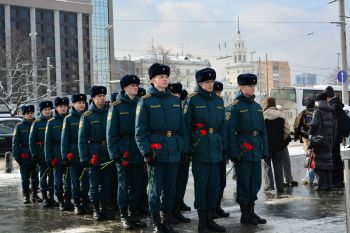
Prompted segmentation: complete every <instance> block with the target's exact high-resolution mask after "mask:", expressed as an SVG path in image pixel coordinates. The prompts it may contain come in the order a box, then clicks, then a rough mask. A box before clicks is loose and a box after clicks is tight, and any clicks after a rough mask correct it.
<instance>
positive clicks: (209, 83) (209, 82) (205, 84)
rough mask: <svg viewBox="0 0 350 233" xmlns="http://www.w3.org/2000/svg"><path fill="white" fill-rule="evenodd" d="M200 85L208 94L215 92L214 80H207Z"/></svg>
mask: <svg viewBox="0 0 350 233" xmlns="http://www.w3.org/2000/svg"><path fill="white" fill-rule="evenodd" d="M198 84H199V86H200V87H201V88H202V89H203V90H205V91H207V92H212V91H213V90H214V80H207V81H204V82H200V83H198Z"/></svg>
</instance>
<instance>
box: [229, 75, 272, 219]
mask: <svg viewBox="0 0 350 233" xmlns="http://www.w3.org/2000/svg"><path fill="white" fill-rule="evenodd" d="M256 82H257V77H256V75H254V74H249V73H247V74H240V75H239V76H238V77H237V83H238V85H239V89H240V91H239V93H238V94H237V96H236V99H235V101H234V102H233V103H232V104H231V105H229V106H228V107H227V111H226V120H227V122H228V124H227V129H228V147H227V148H228V155H229V157H230V159H231V161H232V162H234V163H235V168H236V173H237V198H236V201H237V203H238V204H239V205H240V208H241V212H242V215H241V223H242V224H251V225H257V224H265V223H266V220H265V219H262V218H260V217H259V216H258V215H256V214H255V211H254V205H255V201H256V200H257V199H258V197H257V194H258V192H259V190H260V187H261V159H265V158H267V156H268V143H267V134H266V128H265V122H264V117H263V112H262V108H261V106H260V105H259V104H258V103H256V102H255V101H254V98H255V95H254V92H255V86H256Z"/></svg>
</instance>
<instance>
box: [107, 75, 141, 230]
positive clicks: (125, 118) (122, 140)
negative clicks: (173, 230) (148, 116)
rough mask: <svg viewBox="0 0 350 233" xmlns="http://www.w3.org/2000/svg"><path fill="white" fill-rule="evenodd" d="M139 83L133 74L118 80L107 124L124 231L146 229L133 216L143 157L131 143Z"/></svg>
mask: <svg viewBox="0 0 350 233" xmlns="http://www.w3.org/2000/svg"><path fill="white" fill-rule="evenodd" d="M139 84H140V79H139V77H137V76H136V75H133V74H130V75H125V76H124V77H123V78H122V79H121V80H120V87H121V89H122V91H121V93H120V94H119V95H118V96H117V99H116V101H114V102H113V105H112V107H111V109H110V110H109V114H108V121H107V147H108V152H109V156H110V158H111V159H113V160H114V161H115V162H116V167H117V170H118V206H119V208H120V221H121V222H122V226H123V228H125V229H133V228H138V227H146V224H145V223H143V222H141V221H140V220H139V219H138V217H137V215H136V206H137V205H138V201H139V200H140V194H142V191H141V187H142V181H143V169H144V168H143V157H142V155H141V153H140V151H139V149H138V148H137V145H136V142H135V115H136V105H137V102H138V100H139V98H138V97H137V90H138V85H139Z"/></svg>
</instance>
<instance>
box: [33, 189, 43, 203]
mask: <svg viewBox="0 0 350 233" xmlns="http://www.w3.org/2000/svg"><path fill="white" fill-rule="evenodd" d="M32 201H33V202H34V203H41V202H43V199H41V198H40V197H39V196H38V190H37V189H33V195H32Z"/></svg>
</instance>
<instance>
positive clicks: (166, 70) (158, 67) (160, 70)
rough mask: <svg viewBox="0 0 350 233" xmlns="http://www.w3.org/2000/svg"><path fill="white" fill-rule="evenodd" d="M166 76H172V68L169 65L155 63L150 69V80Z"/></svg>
mask: <svg viewBox="0 0 350 233" xmlns="http://www.w3.org/2000/svg"><path fill="white" fill-rule="evenodd" d="M160 74H165V75H167V76H168V77H169V76H170V67H169V66H167V65H163V64H159V63H154V64H153V65H151V66H150V67H149V69H148V75H149V78H150V79H152V78H153V77H154V76H156V75H160Z"/></svg>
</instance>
